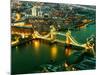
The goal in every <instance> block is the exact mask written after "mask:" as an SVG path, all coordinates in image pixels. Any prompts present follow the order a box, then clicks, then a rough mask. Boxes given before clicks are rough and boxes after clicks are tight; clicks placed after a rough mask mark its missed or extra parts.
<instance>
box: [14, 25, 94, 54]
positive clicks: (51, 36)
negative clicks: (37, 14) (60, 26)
mask: <svg viewBox="0 0 100 75" xmlns="http://www.w3.org/2000/svg"><path fill="white" fill-rule="evenodd" d="M50 28H51V29H50V32H49V33H48V34H47V35H41V34H40V33H39V32H38V31H36V30H32V28H31V29H30V28H29V31H28V30H26V32H27V31H28V33H30V32H31V34H30V35H32V37H33V39H37V38H38V39H44V40H49V41H51V42H58V43H62V44H66V45H73V46H77V47H81V48H84V49H86V50H90V49H91V50H92V52H93V53H94V44H92V45H91V44H90V42H89V41H86V43H84V44H81V43H79V42H78V41H76V40H75V38H74V37H73V36H72V35H71V31H69V30H68V31H67V32H66V34H64V33H60V32H57V31H56V29H55V27H54V26H51V27H50ZM21 30H23V28H21ZM12 32H14V31H12ZM12 34H13V33H12ZM18 35H22V33H18ZM57 35H61V36H65V37H66V40H59V39H57V38H56V37H57ZM23 36H25V34H23V35H22V37H23Z"/></svg>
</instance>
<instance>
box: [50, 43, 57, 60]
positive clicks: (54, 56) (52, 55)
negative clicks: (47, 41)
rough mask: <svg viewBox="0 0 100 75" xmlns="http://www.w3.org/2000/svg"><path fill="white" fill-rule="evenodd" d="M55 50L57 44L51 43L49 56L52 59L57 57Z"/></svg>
mask: <svg viewBox="0 0 100 75" xmlns="http://www.w3.org/2000/svg"><path fill="white" fill-rule="evenodd" d="M57 51H58V49H57V46H56V45H53V46H52V47H51V58H52V59H56V57H57Z"/></svg>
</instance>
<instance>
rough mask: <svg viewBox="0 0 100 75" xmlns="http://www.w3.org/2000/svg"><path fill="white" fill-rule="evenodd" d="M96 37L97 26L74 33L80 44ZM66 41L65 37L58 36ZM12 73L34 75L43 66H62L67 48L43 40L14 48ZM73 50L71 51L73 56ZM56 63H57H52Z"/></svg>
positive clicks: (90, 26)
mask: <svg viewBox="0 0 100 75" xmlns="http://www.w3.org/2000/svg"><path fill="white" fill-rule="evenodd" d="M62 33H65V32H62ZM92 34H94V35H95V25H92V24H91V25H89V26H88V27H85V28H82V29H80V30H77V31H72V36H73V37H74V38H75V39H76V40H77V41H78V42H80V43H85V42H86V38H87V37H89V36H91V35H92ZM58 37H59V38H60V39H62V40H65V37H64V36H63V37H62V36H58ZM11 51H12V55H11V57H12V64H11V66H12V73H13V74H16V73H34V72H38V71H39V70H41V68H40V67H39V66H40V65H43V64H51V65H52V64H60V63H62V62H64V61H65V59H66V51H65V47H64V46H62V45H58V44H49V43H48V42H47V41H43V40H32V41H29V42H27V43H25V44H23V45H20V46H16V47H13V48H12V49H11ZM72 51H73V50H70V51H69V54H71V52H72ZM52 62H55V63H52Z"/></svg>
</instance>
